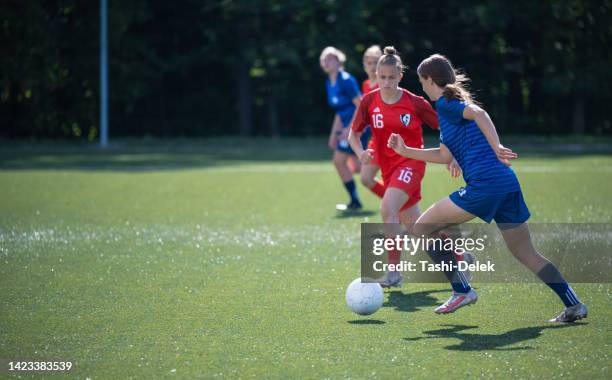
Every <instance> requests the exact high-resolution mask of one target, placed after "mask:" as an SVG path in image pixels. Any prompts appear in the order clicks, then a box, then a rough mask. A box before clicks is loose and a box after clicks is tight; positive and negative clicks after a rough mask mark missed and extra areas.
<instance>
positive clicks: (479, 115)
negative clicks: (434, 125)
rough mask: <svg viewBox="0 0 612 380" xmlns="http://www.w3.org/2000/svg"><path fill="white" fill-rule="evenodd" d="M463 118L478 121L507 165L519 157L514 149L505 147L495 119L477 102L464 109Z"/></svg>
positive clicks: (488, 140)
mask: <svg viewBox="0 0 612 380" xmlns="http://www.w3.org/2000/svg"><path fill="white" fill-rule="evenodd" d="M463 118H464V119H467V120H474V121H475V122H476V125H478V128H480V130H481V131H482V134H483V135H484V136H485V138H486V139H487V142H488V143H489V145H490V146H491V148H492V149H493V151H494V152H495V155H496V156H497V158H498V159H499V160H500V161H501V162H503V163H504V164H505V165H508V166H510V160H512V159H515V158H517V157H518V155H517V154H516V153H514V152H513V151H512V149H509V148H506V147H504V146H503V145H502V144H501V143H500V142H499V136H498V135H497V130H495V125H493V121H492V120H491V118H490V117H489V114H488V113H487V111H485V110H483V109H482V108H480V107H478V106H477V105H475V104H470V105H468V106H466V107H465V108H464V109H463Z"/></svg>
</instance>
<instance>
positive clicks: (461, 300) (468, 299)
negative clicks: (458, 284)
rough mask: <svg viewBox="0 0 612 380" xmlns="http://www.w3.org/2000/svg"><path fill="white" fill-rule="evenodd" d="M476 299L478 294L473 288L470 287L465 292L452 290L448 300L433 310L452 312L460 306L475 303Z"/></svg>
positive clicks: (442, 312) (436, 311) (443, 312)
mask: <svg viewBox="0 0 612 380" xmlns="http://www.w3.org/2000/svg"><path fill="white" fill-rule="evenodd" d="M476 301H478V295H477V294H476V292H475V291H474V289H470V291H469V292H467V293H456V292H453V295H452V296H451V297H450V298H449V299H448V301H446V302H444V303H443V304H442V305H440V306H438V307H437V308H436V309H435V310H434V312H435V313H436V314H448V313H454V312H455V310H457V309H459V308H460V307H463V306H467V305H471V304H473V303H476Z"/></svg>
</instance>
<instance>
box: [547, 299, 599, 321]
mask: <svg viewBox="0 0 612 380" xmlns="http://www.w3.org/2000/svg"><path fill="white" fill-rule="evenodd" d="M588 313H589V311H588V310H587V307H586V305H585V304H583V303H579V304H577V305H574V306H569V307H566V308H565V310H563V312H562V313H561V314H559V315H558V316H557V317H556V318H553V319H551V320H549V321H548V322H557V323H571V322H576V321H578V320H580V319H583V318H586V317H587V315H588Z"/></svg>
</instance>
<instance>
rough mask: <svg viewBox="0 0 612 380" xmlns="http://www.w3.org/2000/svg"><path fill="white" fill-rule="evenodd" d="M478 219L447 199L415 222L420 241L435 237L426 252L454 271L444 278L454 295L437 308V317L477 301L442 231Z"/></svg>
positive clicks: (415, 232) (433, 259) (448, 272)
mask: <svg viewBox="0 0 612 380" xmlns="http://www.w3.org/2000/svg"><path fill="white" fill-rule="evenodd" d="M474 218H475V215H473V214H471V213H469V212H467V211H465V210H464V209H462V208H461V207H459V206H457V205H456V204H455V203H454V202H453V201H451V200H450V198H444V199H442V200H440V201H438V202H436V203H435V204H433V205H432V206H431V207H429V208H428V209H427V210H426V211H425V212H424V213H423V214H422V215H421V216H420V217H419V219H418V220H417V221H416V223H415V224H414V227H413V232H414V235H415V236H416V237H417V238H419V237H420V238H425V239H428V238H434V239H437V240H436V241H437V242H438V243H437V244H428V245H427V253H428V255H429V257H430V258H431V260H432V261H433V262H434V263H436V264H447V266H450V267H451V268H452V269H448V270H446V271H444V275H445V276H446V278H447V279H448V281H449V282H450V283H451V286H452V288H453V294H452V296H451V297H450V298H449V299H448V300H447V301H446V302H445V303H444V304H442V305H441V306H439V307H437V308H436V309H435V312H436V313H438V314H447V313H452V312H454V311H455V310H457V309H459V308H460V307H462V306H466V305H470V304H473V303H475V302H476V300H477V299H478V296H477V295H476V292H475V291H474V290H473V289H472V287H471V286H470V283H469V281H468V279H467V278H466V276H465V274H464V273H462V272H460V271H458V270H457V259H456V258H455V255H454V252H453V251H452V250H446V249H444V248H445V247H444V245H443V244H442V243H441V242H442V240H441V239H440V238H439V237H440V236H439V235H440V232H441V231H442V230H443V229H445V228H448V227H449V226H453V225H457V224H461V223H465V222H467V221H470V220H472V219H474Z"/></svg>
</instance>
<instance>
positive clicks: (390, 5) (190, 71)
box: [0, 0, 612, 140]
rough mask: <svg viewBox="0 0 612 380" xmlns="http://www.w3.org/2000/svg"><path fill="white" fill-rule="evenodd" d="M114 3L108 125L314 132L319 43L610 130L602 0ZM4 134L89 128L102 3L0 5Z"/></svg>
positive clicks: (523, 110)
mask: <svg viewBox="0 0 612 380" xmlns="http://www.w3.org/2000/svg"><path fill="white" fill-rule="evenodd" d="M424 4H425V3H423V2H416V1H390V0H387V1H377V2H372V1H363V0H355V1H351V2H345V1H331V0H328V1H299V0H295V1H282V2H281V1H264V0H258V1H245V0H241V1H214V2H211V1H208V2H202V1H196V0H184V1H180V2H167V1H161V0H153V1H144V0H134V1H128V2H126V1H116V0H110V1H109V53H110V59H109V62H110V96H111V98H110V129H111V130H110V133H111V136H143V135H155V136H212V135H233V134H243V135H285V136H287V135H321V134H325V133H327V131H328V129H329V126H330V123H331V120H332V112H331V111H330V110H329V109H328V108H327V105H326V103H325V93H324V91H325V90H324V86H323V83H324V80H325V76H324V75H323V73H322V72H321V70H320V68H319V62H318V57H319V53H320V51H321V50H322V49H323V48H324V47H325V46H327V45H335V46H337V47H338V48H340V49H342V50H343V51H344V52H345V53H346V54H347V56H348V62H347V65H346V68H347V71H349V72H351V73H353V74H354V75H356V76H357V77H358V78H359V79H360V80H363V79H364V73H363V69H362V67H361V54H362V53H363V50H364V49H365V48H366V47H367V46H369V45H370V44H372V43H378V44H381V45H394V46H396V48H398V50H399V51H400V52H401V53H402V55H403V58H404V61H405V64H407V65H408V66H409V70H408V71H407V72H406V75H405V78H404V81H403V86H405V87H407V88H409V89H411V90H413V91H415V92H417V93H421V90H420V88H419V87H418V82H417V80H416V77H415V69H416V65H418V63H419V62H420V60H421V59H423V58H425V57H426V56H428V55H429V54H432V53H435V52H439V53H442V54H445V55H447V56H448V57H450V58H451V60H452V61H453V62H454V63H455V64H456V65H457V66H458V67H461V68H463V69H464V70H465V71H466V72H467V74H468V75H469V76H470V77H472V78H473V83H472V88H473V89H474V90H475V92H476V95H477V98H478V100H479V101H480V102H481V103H483V104H484V105H485V108H486V109H487V110H488V111H489V113H490V114H491V115H492V117H493V120H494V121H495V122H496V124H497V126H498V128H499V129H500V130H502V131H504V132H508V131H509V132H513V133H538V134H568V133H579V134H581V133H589V134H604V133H608V134H609V133H611V131H612V117H611V116H610V113H609V112H608V111H607V109H606V108H607V106H608V104H609V103H610V102H611V101H612V97H611V96H610V95H609V94H608V92H607V91H608V89H609V88H610V85H611V84H612V77H611V73H612V70H610V67H611V66H612V54H611V49H610V46H611V44H612V26H610V25H612V24H611V23H610V22H609V20H610V15H611V9H612V1H610V0H603V1H588V0H583V1H578V0H560V1H552V0H549V1H536V2H533V1H526V0H519V1H513V2H506V1H501V0H494V1H478V2H472V3H471V4H470V5H469V6H468V5H466V4H465V3H462V2H444V3H438V4H439V5H438V6H435V7H434V6H432V5H431V3H430V5H429V6H425V5H424ZM0 24H1V27H2V29H1V31H0V33H1V34H0V35H1V37H0V42H1V43H0V57H1V58H0V59H1V62H0V65H1V67H2V69H1V70H0V118H1V119H2V123H1V124H0V136H2V137H9V138H12V137H72V138H80V139H89V140H93V139H95V138H96V137H97V134H98V91H99V87H98V86H99V79H98V75H99V74H98V70H99V43H98V39H99V31H98V30H99V2H98V1H78V0H52V1H45V2H33V1H25V2H23V1H17V0H13V1H5V2H3V5H2V6H1V7H0Z"/></svg>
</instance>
